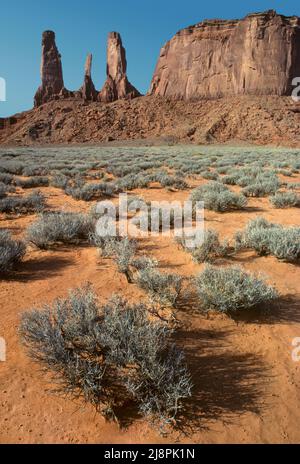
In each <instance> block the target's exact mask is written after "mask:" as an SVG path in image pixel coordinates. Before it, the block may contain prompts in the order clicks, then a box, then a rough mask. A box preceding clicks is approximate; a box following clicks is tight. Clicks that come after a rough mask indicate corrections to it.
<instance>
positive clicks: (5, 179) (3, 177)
mask: <svg viewBox="0 0 300 464" xmlns="http://www.w3.org/2000/svg"><path fill="white" fill-rule="evenodd" d="M13 180H14V176H12V175H11V174H7V173H5V172H0V182H2V183H3V184H6V185H9V184H12V183H13Z"/></svg>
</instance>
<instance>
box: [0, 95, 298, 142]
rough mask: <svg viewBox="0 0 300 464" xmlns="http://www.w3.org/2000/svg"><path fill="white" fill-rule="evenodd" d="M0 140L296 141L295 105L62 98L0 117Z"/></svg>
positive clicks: (252, 100)
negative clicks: (102, 101) (90, 100)
mask: <svg viewBox="0 0 300 464" xmlns="http://www.w3.org/2000/svg"><path fill="white" fill-rule="evenodd" d="M1 122H2V129H1V130H0V143H1V144H2V145H4V144H6V145H35V144H42V145H44V144H63V143H87V142H88V143H99V142H100V143H101V142H107V141H109V142H110V141H113V140H122V141H125V140H135V139H157V138H158V139H162V140H164V141H167V142H172V143H176V142H184V143H196V144H197V143H223V142H234V141H243V142H250V143H254V144H263V145H265V144H273V145H285V146H292V147H298V146H300V106H298V104H296V103H294V102H293V100H292V99H291V98H290V97H278V96H265V97H259V96H243V97H227V98H223V99H218V100H200V101H195V102H186V101H174V100H169V99H165V98H161V97H154V96H146V97H140V98H135V99H133V100H118V101H116V102H113V103H109V104H107V103H101V102H90V103H84V102H83V100H74V99H61V100H55V101H51V102H48V103H46V104H44V105H42V106H40V107H38V108H35V109H32V110H31V111H27V112H25V113H22V114H19V115H16V116H15V117H12V118H9V119H5V120H2V121H1V120H0V128H1Z"/></svg>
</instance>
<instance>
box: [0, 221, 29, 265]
mask: <svg viewBox="0 0 300 464" xmlns="http://www.w3.org/2000/svg"><path fill="white" fill-rule="evenodd" d="M25 252H26V246H25V244H24V243H23V242H22V241H20V240H13V239H12V238H11V235H10V233H9V231H8V230H0V272H7V271H11V270H12V269H13V268H14V267H15V266H16V264H18V263H19V262H20V261H21V260H22V259H23V257H24V255H25Z"/></svg>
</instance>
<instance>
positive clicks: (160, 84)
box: [149, 10, 300, 100]
mask: <svg viewBox="0 0 300 464" xmlns="http://www.w3.org/2000/svg"><path fill="white" fill-rule="evenodd" d="M296 76H300V18H299V17H285V16H282V15H278V14H277V13H276V12H275V11H273V10H270V11H267V12H265V13H256V14H251V15H248V16H247V17H246V18H245V19H243V20H232V21H227V20H226V21H224V20H211V21H208V20H206V21H203V22H202V23H199V24H197V25H195V26H191V27H188V28H186V29H183V30H182V31H180V32H178V33H177V34H176V35H175V36H174V37H173V38H172V39H171V40H170V41H169V42H168V43H167V44H166V45H165V46H164V47H163V48H162V50H161V53H160V56H159V60H158V63H157V66H156V70H155V73H154V76H153V79H152V82H151V87H150V90H149V93H150V94H152V95H160V96H163V97H170V98H174V99H186V100H193V99H201V98H219V97H225V96H234V95H289V94H290V93H291V91H292V86H291V84H292V79H293V78H294V77H296Z"/></svg>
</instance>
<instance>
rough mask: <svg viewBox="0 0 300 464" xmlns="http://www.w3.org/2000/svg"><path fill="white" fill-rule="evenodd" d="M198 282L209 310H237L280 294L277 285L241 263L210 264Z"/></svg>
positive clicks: (204, 303)
mask: <svg viewBox="0 0 300 464" xmlns="http://www.w3.org/2000/svg"><path fill="white" fill-rule="evenodd" d="M195 282H196V287H197V292H198V295H199V298H200V300H201V303H202V306H203V309H205V310H211V309H213V310H216V311H220V312H225V313H229V312H236V311H240V310H247V309H251V308H255V307H258V306H259V305H262V304H267V303H271V302H272V301H274V300H276V299H277V298H278V294H277V292H276V290H275V289H274V288H272V287H270V286H268V285H267V284H266V283H265V282H264V281H263V280H260V279H258V278H256V277H255V276H253V275H251V274H248V273H247V272H245V271H243V270H242V269H241V268H239V267H227V268H217V267H214V266H211V265H207V267H206V268H205V270H204V271H203V272H202V273H201V274H199V275H198V276H197V277H196V279H195Z"/></svg>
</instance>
